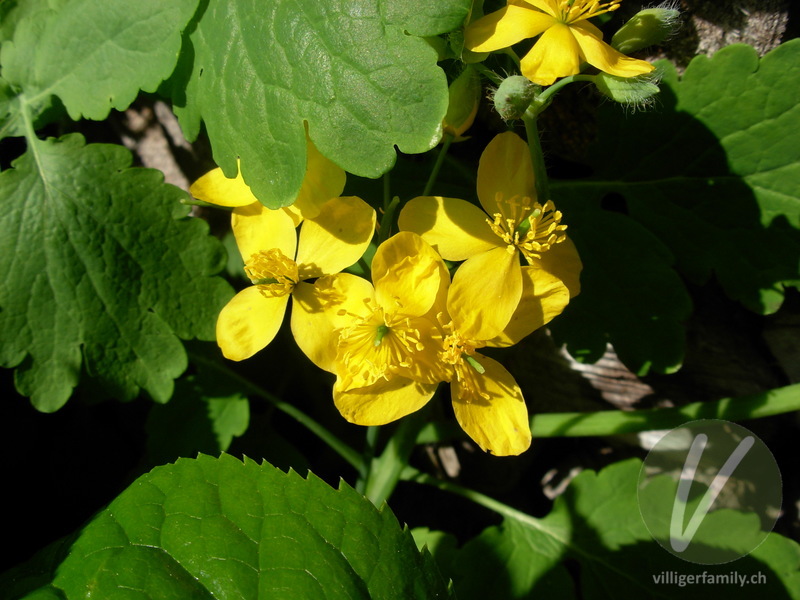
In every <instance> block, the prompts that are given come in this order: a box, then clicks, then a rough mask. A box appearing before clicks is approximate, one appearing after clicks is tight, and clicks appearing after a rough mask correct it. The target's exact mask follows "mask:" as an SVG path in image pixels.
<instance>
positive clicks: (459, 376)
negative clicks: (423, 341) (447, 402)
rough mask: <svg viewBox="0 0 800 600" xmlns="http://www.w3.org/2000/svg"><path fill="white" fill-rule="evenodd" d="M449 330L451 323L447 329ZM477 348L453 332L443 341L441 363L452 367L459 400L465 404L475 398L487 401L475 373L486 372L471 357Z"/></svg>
mask: <svg viewBox="0 0 800 600" xmlns="http://www.w3.org/2000/svg"><path fill="white" fill-rule="evenodd" d="M451 328H452V323H451V324H450V326H449V327H448V329H451ZM477 346H478V344H477V343H476V342H472V341H469V340H466V339H464V338H462V337H461V335H460V334H459V333H458V332H453V333H451V334H449V335H448V336H447V337H446V338H445V339H444V351H443V352H442V353H441V357H442V361H443V362H445V363H447V364H450V365H452V366H453V374H454V375H455V378H456V380H457V381H458V384H459V385H458V390H459V391H458V394H459V398H460V399H462V400H464V401H465V402H471V401H472V399H473V398H475V397H476V396H477V397H480V398H483V399H484V400H488V399H489V395H488V394H487V393H486V392H483V391H481V389H480V384H479V382H478V381H477V379H476V373H477V374H480V375H483V374H484V373H485V372H486V369H485V368H484V367H483V365H481V364H480V363H479V362H478V361H477V360H476V359H475V357H474V356H472V354H473V353H474V352H475V348H476V347H477Z"/></svg>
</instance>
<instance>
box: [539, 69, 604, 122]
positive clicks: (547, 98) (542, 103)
mask: <svg viewBox="0 0 800 600" xmlns="http://www.w3.org/2000/svg"><path fill="white" fill-rule="evenodd" d="M594 80H595V76H594V75H570V76H569V77H564V79H559V80H558V81H556V82H555V83H554V84H553V85H551V86H548V87H547V88H546V89H545V90H544V91H543V92H542V93H541V94H539V95H538V96H537V97H536V100H535V101H534V103H535V106H533V110H534V112H535V113H536V114H537V115H538V114H539V113H541V112H542V111H543V110H544V109H545V108H547V106H548V105H549V104H550V102H551V101H552V100H553V96H555V95H556V94H557V93H558V91H559V90H560V89H561V88H563V87H565V86H567V85H569V84H570V83H575V82H576V81H594Z"/></svg>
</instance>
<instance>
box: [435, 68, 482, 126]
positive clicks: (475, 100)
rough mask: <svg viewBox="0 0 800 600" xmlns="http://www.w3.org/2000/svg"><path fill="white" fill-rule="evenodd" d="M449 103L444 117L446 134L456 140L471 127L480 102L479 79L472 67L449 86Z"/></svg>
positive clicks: (466, 69) (465, 70)
mask: <svg viewBox="0 0 800 600" xmlns="http://www.w3.org/2000/svg"><path fill="white" fill-rule="evenodd" d="M449 91H450V102H449V104H448V106H447V114H446V115H445V116H444V123H443V128H444V132H445V133H446V134H449V135H452V136H453V137H454V138H456V139H458V138H459V136H461V134H462V133H464V132H465V131H466V130H467V129H469V128H470V127H471V126H472V122H473V121H474V120H475V115H476V114H477V113H478V104H479V103H480V101H481V78H480V77H479V76H478V73H477V72H476V71H475V69H474V68H473V67H470V66H467V68H465V69H464V70H463V71H462V72H461V75H459V76H458V77H456V78H455V80H454V81H453V83H451V84H450V89H449Z"/></svg>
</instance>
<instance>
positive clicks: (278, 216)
mask: <svg viewBox="0 0 800 600" xmlns="http://www.w3.org/2000/svg"><path fill="white" fill-rule="evenodd" d="M231 226H232V228H233V236H234V237H235V238H236V245H237V246H238V247H239V253H240V254H241V255H242V259H243V260H244V262H245V263H247V262H248V261H249V260H250V257H251V256H252V255H253V254H255V253H256V252H260V251H261V250H270V249H271V248H278V249H279V250H280V251H281V252H283V255H284V256H286V257H287V258H291V259H294V253H295V249H296V248H297V232H296V231H295V228H294V222H293V221H292V218H291V217H290V216H289V215H288V214H287V213H286V212H285V211H283V210H280V209H278V210H270V209H268V208H267V207H266V206H264V205H263V204H261V203H260V202H255V203H253V204H248V205H247V206H242V207H240V208H234V209H233V215H232V216H231Z"/></svg>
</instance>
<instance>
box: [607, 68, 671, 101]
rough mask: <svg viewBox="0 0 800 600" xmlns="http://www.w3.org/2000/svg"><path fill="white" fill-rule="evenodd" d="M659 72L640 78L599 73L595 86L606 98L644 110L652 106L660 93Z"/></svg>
mask: <svg viewBox="0 0 800 600" xmlns="http://www.w3.org/2000/svg"><path fill="white" fill-rule="evenodd" d="M659 79H660V73H659V71H657V70H656V71H654V72H653V74H650V73H648V74H647V75H640V76H639V77H614V76H613V75H609V74H607V73H599V74H598V75H596V76H595V78H594V84H595V85H596V86H597V89H598V91H599V92H600V93H601V94H603V95H604V96H606V97H608V98H611V99H612V100H613V101H614V102H619V103H620V104H627V105H628V106H630V107H632V108H643V107H645V106H647V105H649V104H650V102H651V100H652V98H653V96H655V95H656V94H657V93H658V92H659V87H658V81H659Z"/></svg>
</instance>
